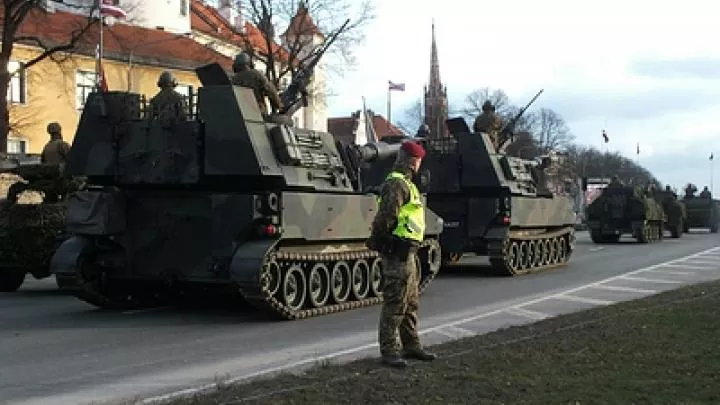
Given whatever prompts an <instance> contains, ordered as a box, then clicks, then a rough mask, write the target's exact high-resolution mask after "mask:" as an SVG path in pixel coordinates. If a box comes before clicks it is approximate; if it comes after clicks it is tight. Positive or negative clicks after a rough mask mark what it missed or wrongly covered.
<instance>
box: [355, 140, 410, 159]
mask: <svg viewBox="0 0 720 405" xmlns="http://www.w3.org/2000/svg"><path fill="white" fill-rule="evenodd" d="M399 151H400V144H399V143H397V144H389V143H385V142H378V143H368V144H366V145H363V146H360V147H358V148H357V153H358V156H359V158H360V160H361V161H363V162H373V161H375V160H381V159H386V158H389V157H392V156H395V155H397V153H398V152H399Z"/></svg>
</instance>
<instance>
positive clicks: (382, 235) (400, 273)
mask: <svg viewBox="0 0 720 405" xmlns="http://www.w3.org/2000/svg"><path fill="white" fill-rule="evenodd" d="M409 143H412V142H406V144H409ZM415 145H418V144H415ZM418 146H419V145H418ZM420 148H421V147H420ZM423 154H424V151H423ZM411 156H412V155H409V154H408V153H407V152H404V151H403V150H401V152H400V153H399V155H398V160H397V162H396V163H395V166H394V167H393V171H392V173H391V175H390V176H388V178H387V179H386V180H385V182H384V183H383V185H382V187H381V190H380V204H379V207H378V213H377V215H376V216H375V219H374V221H373V226H372V233H371V236H370V239H369V240H368V247H369V248H370V249H373V250H376V251H378V252H379V253H380V257H381V258H382V263H383V278H382V286H381V288H382V294H383V306H382V309H381V313H380V322H379V325H378V341H379V345H380V353H381V355H382V357H383V363H385V364H387V365H390V366H393V367H404V366H405V365H406V363H405V361H404V360H403V359H402V358H401V357H400V353H401V352H400V349H401V344H400V343H402V349H403V355H404V357H411V358H415V359H419V360H424V361H429V360H433V359H434V358H435V355H433V354H430V353H427V352H425V351H424V350H423V348H422V345H421V344H420V339H419V337H418V315H417V311H418V308H419V300H420V293H419V279H420V277H419V275H420V274H419V273H420V270H419V269H418V268H417V264H416V262H415V256H416V255H415V253H416V252H417V248H418V245H419V242H417V241H414V240H411V239H406V238H400V237H398V236H396V235H394V234H393V233H394V232H396V231H395V230H396V228H398V222H399V216H400V214H401V210H402V208H403V206H406V204H408V203H410V202H411V199H412V198H411V197H412V193H411V190H410V188H409V186H408V183H407V182H409V181H411V180H410V179H411V178H412V174H413V168H412V167H411V166H412V165H411V159H410V157H411ZM416 157H420V158H421V157H422V154H421V156H416ZM393 174H397V175H398V177H392V176H393ZM413 187H414V186H413ZM415 190H417V189H415ZM415 192H417V191H415ZM417 197H418V198H419V193H418V194H417ZM423 216H424V211H423ZM423 226H424V225H423ZM398 338H399V340H400V342H398Z"/></svg>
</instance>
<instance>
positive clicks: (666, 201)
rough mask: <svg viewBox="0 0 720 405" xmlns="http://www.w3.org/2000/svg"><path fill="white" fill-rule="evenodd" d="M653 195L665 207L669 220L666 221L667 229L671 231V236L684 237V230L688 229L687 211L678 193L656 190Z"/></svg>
mask: <svg viewBox="0 0 720 405" xmlns="http://www.w3.org/2000/svg"><path fill="white" fill-rule="evenodd" d="M653 197H654V198H655V201H657V202H658V203H659V204H660V205H661V206H662V208H663V211H664V212H665V215H666V216H667V222H666V223H665V230H667V231H669V232H670V236H672V237H673V238H680V237H682V234H683V232H685V229H686V223H687V211H686V209H685V204H684V203H683V202H681V201H678V199H677V195H676V194H675V193H673V192H672V190H663V191H660V190H655V191H654V192H653Z"/></svg>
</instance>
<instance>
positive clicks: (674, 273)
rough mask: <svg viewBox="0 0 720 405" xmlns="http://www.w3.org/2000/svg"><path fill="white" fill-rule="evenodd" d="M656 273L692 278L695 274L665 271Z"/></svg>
mask: <svg viewBox="0 0 720 405" xmlns="http://www.w3.org/2000/svg"><path fill="white" fill-rule="evenodd" d="M654 272H655V273H661V274H668V275H670V274H672V275H675V276H692V275H694V274H695V273H692V272H689V271H675V270H664V269H657V270H655V271H654Z"/></svg>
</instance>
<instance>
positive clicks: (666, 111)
mask: <svg viewBox="0 0 720 405" xmlns="http://www.w3.org/2000/svg"><path fill="white" fill-rule="evenodd" d="M351 1H354V0H351ZM438 5H439V3H438V2H437V1H428V0H392V1H380V0H375V14H376V18H375V20H374V21H373V22H372V23H371V24H370V25H369V26H367V27H366V28H365V33H366V40H365V42H364V43H363V44H361V45H360V46H359V47H358V48H357V49H356V50H355V52H354V53H355V55H356V57H357V61H358V63H357V64H356V65H355V66H354V67H353V68H352V70H350V71H348V72H346V73H345V74H344V77H341V78H339V77H332V78H331V79H332V82H331V83H330V85H331V87H332V90H333V93H334V94H335V95H332V96H331V97H330V98H329V100H328V104H329V110H330V111H329V116H331V117H337V116H348V115H349V114H350V113H351V112H352V111H355V110H358V109H360V108H361V107H362V97H363V96H364V97H365V98H366V102H367V106H368V108H371V109H373V110H374V111H375V112H377V113H379V114H382V115H383V116H386V115H387V114H386V110H387V94H388V93H387V82H388V80H392V81H393V82H395V83H405V85H406V89H405V90H406V91H405V92H397V91H394V92H392V115H391V116H392V121H393V122H396V121H398V120H401V119H402V118H403V113H404V110H406V109H407V108H408V107H409V106H410V105H412V104H413V103H414V102H416V101H417V100H418V99H420V98H421V97H422V93H423V86H424V85H425V84H426V83H427V81H428V76H429V70H430V41H431V23H432V21H434V22H435V31H436V39H437V45H438V53H439V58H440V75H441V79H442V81H443V82H444V84H445V85H446V86H447V89H448V95H449V99H450V105H451V108H453V107H461V106H462V104H463V99H464V98H465V96H466V95H467V94H468V93H469V92H471V91H472V90H473V89H477V88H481V87H486V86H489V87H491V88H500V89H503V90H504V91H505V92H506V93H507V94H508V95H509V97H510V99H511V101H512V102H513V103H515V104H517V105H521V104H523V105H524V104H525V103H526V102H527V101H529V99H530V98H531V97H532V96H533V95H534V94H535V93H536V92H537V91H538V90H539V89H544V90H545V91H544V92H543V94H542V95H541V96H540V97H539V98H538V100H537V101H536V102H535V104H534V105H533V108H551V109H553V110H555V111H556V112H557V113H559V114H560V115H562V116H563V118H564V119H565V121H566V122H567V124H568V126H569V127H570V129H571V131H572V132H573V134H574V135H575V137H576V142H577V143H579V144H582V145H586V146H595V147H598V148H600V147H603V148H607V150H608V151H610V152H614V151H617V152H620V153H621V154H623V155H624V156H626V157H628V158H631V159H633V160H635V161H638V162H639V163H640V164H641V165H643V166H644V167H646V168H647V169H648V170H650V171H651V172H652V173H653V174H654V175H655V176H656V177H657V178H658V179H659V180H660V181H661V182H663V183H664V184H669V185H671V186H673V187H678V189H682V188H683V186H684V185H685V184H686V183H687V182H693V183H695V184H696V185H698V188H699V189H702V187H703V186H705V185H708V186H709V185H710V178H711V175H713V174H714V170H713V167H712V166H713V165H712V163H711V161H710V160H709V156H710V154H711V153H713V152H714V153H715V154H720V136H719V135H720V122H718V121H719V120H718V119H717V118H716V117H720V97H718V96H720V46H718V45H717V44H718V41H719V39H720V24H718V23H717V15H718V11H720V3H717V2H713V1H704V0H685V1H683V2H681V3H678V2H677V1H674V2H670V1H665V0H654V1H647V0H632V1H628V0H624V1H617V0H604V1H601V2H590V1H585V2H581V1H567V0H544V1H535V0H524V1H518V0H514V1H513V0H507V1H497V2H491V1H483V2H474V1H468V0H443V1H442V7H438ZM603 128H606V130H607V133H608V136H609V138H610V142H609V143H608V144H603V142H602V135H601V131H602V129H603ZM638 143H639V146H640V154H639V155H636V146H637V144H638ZM718 158H719V159H720V156H718ZM719 163H720V162H719ZM719 166H720V165H719ZM713 177H714V179H713V183H714V187H713V188H714V190H718V192H720V171H718V172H717V175H714V176H713Z"/></svg>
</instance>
